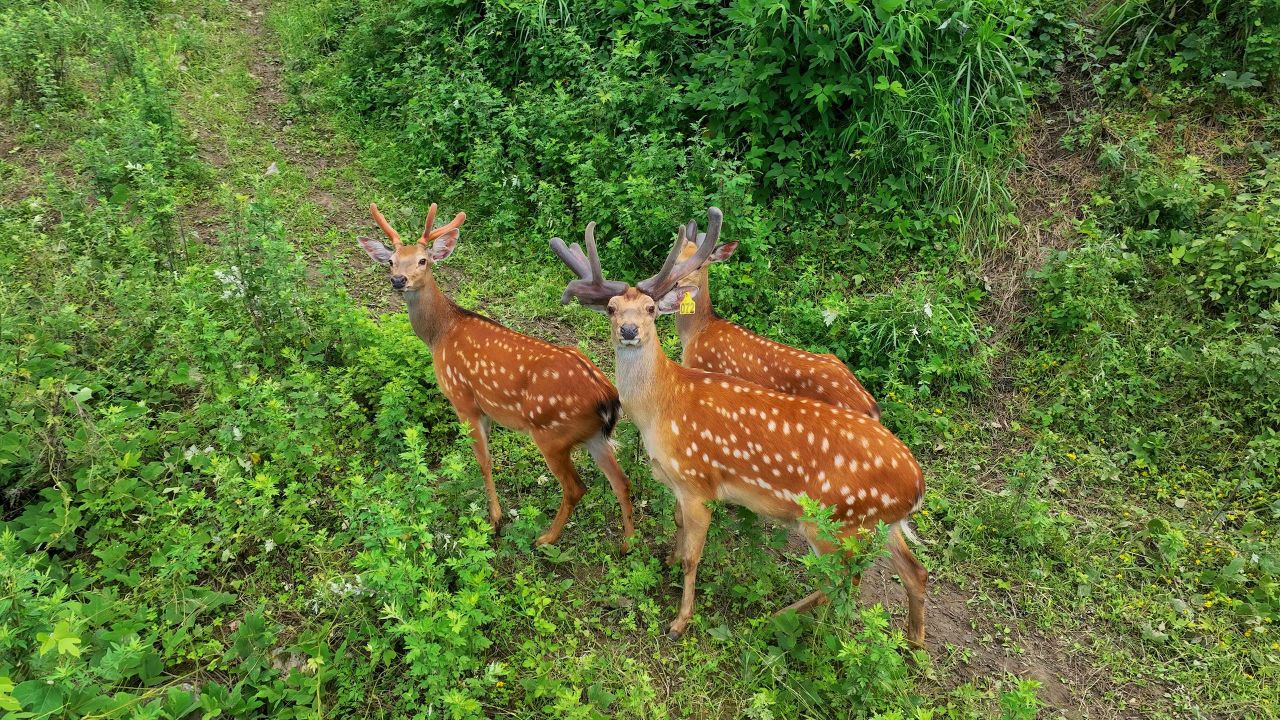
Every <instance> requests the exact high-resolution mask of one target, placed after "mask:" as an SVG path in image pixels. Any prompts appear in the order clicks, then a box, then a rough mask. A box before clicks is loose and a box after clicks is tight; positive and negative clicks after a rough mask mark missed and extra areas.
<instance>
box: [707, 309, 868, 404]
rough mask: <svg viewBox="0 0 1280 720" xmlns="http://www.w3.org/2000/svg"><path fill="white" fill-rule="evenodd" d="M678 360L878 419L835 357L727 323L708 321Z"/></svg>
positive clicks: (864, 391)
mask: <svg viewBox="0 0 1280 720" xmlns="http://www.w3.org/2000/svg"><path fill="white" fill-rule="evenodd" d="M683 362H684V364H685V366H686V367H690V368H697V369H699V370H707V371H709V372H717V373H724V374H726V375H732V376H734V377H737V378H742V379H743V380H747V381H750V382H753V383H755V384H757V385H761V386H764V387H766V388H769V389H771V390H776V391H778V392H781V393H786V394H789V395H798V396H800V397H804V398H810V399H812V400H817V401H819V402H823V403H827V404H828V405H833V406H835V407H838V408H842V409H844V410H848V411H850V412H854V413H859V414H862V415H866V416H868V417H870V418H872V419H873V420H879V419H880V405H879V404H878V403H877V402H876V399H875V398H874V397H872V396H871V393H869V392H867V389H866V388H865V387H863V386H862V383H861V382H859V381H858V378H857V377H855V376H854V374H853V373H852V372H850V371H849V368H847V367H845V365H844V364H843V363H841V362H840V361H839V359H837V358H836V357H835V356H834V355H819V354H817V353H811V352H807V351H804V350H800V349H797V348H793V347H790V346H788V345H783V344H782V343H778V342H774V341H772V340H769V339H768V338H764V337H761V336H759V335H756V334H755V333H752V332H750V331H749V330H746V329H745V328H742V327H740V326H738V325H735V324H733V323H731V322H729V321H728V320H724V319H721V318H716V319H714V320H712V321H711V322H709V323H707V325H706V326H705V327H704V328H703V329H702V330H701V331H700V332H699V333H698V334H697V335H696V336H694V337H693V338H692V340H691V341H690V342H689V343H688V345H686V346H685V348H684V356H683Z"/></svg>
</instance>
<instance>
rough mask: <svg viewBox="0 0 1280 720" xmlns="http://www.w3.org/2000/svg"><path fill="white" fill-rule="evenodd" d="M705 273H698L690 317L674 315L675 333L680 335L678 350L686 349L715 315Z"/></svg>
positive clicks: (704, 271)
mask: <svg viewBox="0 0 1280 720" xmlns="http://www.w3.org/2000/svg"><path fill="white" fill-rule="evenodd" d="M708 285H709V283H708V282H707V271H706V270H703V271H702V272H701V273H698V294H697V295H696V296H695V300H694V306H693V314H692V315H679V314H677V315H676V332H678V333H679V334H680V348H681V349H682V350H683V349H686V348H688V347H689V344H690V343H692V342H693V340H694V338H696V337H698V333H700V332H702V329H703V328H705V327H706V326H707V323H709V322H711V318H712V317H714V316H715V313H714V312H713V311H712V310H711V292H710V289H709V288H708Z"/></svg>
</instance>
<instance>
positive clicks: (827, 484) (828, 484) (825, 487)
mask: <svg viewBox="0 0 1280 720" xmlns="http://www.w3.org/2000/svg"><path fill="white" fill-rule="evenodd" d="M830 490H831V481H830V480H828V481H826V482H824V483H822V492H828V491H830Z"/></svg>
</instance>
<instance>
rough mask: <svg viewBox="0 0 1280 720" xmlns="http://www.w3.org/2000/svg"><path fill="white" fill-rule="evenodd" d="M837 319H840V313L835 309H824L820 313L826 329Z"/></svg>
mask: <svg viewBox="0 0 1280 720" xmlns="http://www.w3.org/2000/svg"><path fill="white" fill-rule="evenodd" d="M838 317H840V311H839V310H836V309H835V308H824V309H823V311H822V322H824V323H826V324H827V327H831V323H833V322H835V321H836V318H838Z"/></svg>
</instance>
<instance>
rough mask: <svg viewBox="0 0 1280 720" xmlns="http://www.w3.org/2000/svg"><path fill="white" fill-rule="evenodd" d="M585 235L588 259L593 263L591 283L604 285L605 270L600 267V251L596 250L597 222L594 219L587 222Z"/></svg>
mask: <svg viewBox="0 0 1280 720" xmlns="http://www.w3.org/2000/svg"><path fill="white" fill-rule="evenodd" d="M585 237H586V241H587V260H588V261H590V263H591V284H592V285H596V286H602V285H604V271H603V270H601V269H600V253H599V252H598V251H597V250H596V223H595V221H594V220H593V221H591V222H589V223H587V232H586V233H585Z"/></svg>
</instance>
